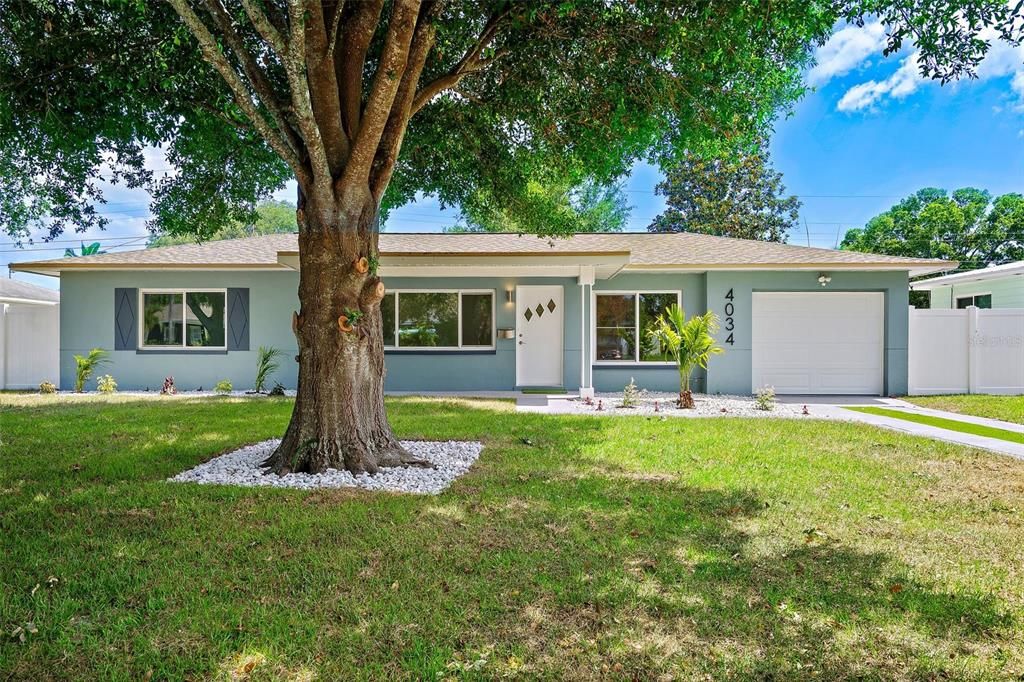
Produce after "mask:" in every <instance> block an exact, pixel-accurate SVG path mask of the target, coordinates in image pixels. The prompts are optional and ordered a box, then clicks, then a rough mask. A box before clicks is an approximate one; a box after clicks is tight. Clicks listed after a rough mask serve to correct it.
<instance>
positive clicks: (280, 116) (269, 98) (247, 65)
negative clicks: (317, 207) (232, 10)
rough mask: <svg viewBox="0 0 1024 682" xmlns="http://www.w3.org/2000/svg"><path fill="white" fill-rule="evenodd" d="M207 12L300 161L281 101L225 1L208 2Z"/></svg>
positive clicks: (297, 143) (296, 145)
mask: <svg viewBox="0 0 1024 682" xmlns="http://www.w3.org/2000/svg"><path fill="white" fill-rule="evenodd" d="M204 5H205V6H206V10H207V11H208V12H209V13H210V16H212V17H213V20H214V22H215V23H216V24H217V28H218V29H219V30H220V32H221V33H222V34H223V35H224V41H225V42H226V43H227V44H228V47H230V48H231V51H232V52H234V53H235V58H236V59H238V63H239V64H241V66H242V70H243V71H244V73H245V75H246V77H247V78H248V79H249V83H250V84H251V85H252V88H253V90H254V91H255V92H256V95H257V97H259V100H260V102H261V103H262V104H263V106H264V107H265V108H266V109H267V111H268V112H270V116H271V118H272V119H273V121H274V125H275V126H277V129H278V130H280V131H281V133H282V135H283V136H284V139H285V141H286V142H287V143H288V145H289V146H290V147H291V148H292V150H293V151H294V152H295V155H296V157H298V156H299V155H300V154H301V151H300V150H301V143H300V142H299V140H298V137H297V136H296V134H295V131H294V130H293V129H292V127H291V126H290V125H289V124H288V122H287V121H286V120H285V117H284V112H283V111H282V109H281V104H280V102H278V100H277V97H276V96H275V95H274V89H273V88H272V87H271V85H270V83H269V81H268V80H267V77H266V74H264V72H263V70H262V69H261V68H260V67H259V65H258V64H257V63H256V60H255V59H254V58H253V56H252V53H251V52H249V50H247V49H246V47H245V45H244V44H243V42H242V37H241V36H240V35H239V34H238V33H237V32H236V31H235V29H234V26H232V22H231V16H230V15H229V14H228V13H227V10H226V9H224V5H223V4H221V0H204Z"/></svg>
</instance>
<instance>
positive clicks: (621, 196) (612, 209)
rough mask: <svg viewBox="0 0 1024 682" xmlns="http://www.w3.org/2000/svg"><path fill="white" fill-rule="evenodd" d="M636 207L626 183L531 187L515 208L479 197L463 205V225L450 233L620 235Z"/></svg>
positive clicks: (534, 183)
mask: <svg viewBox="0 0 1024 682" xmlns="http://www.w3.org/2000/svg"><path fill="white" fill-rule="evenodd" d="M630 210H631V207H630V206H629V204H628V203H627V200H626V193H625V191H624V190H623V187H622V184H621V183H613V184H609V185H602V184H599V183H597V182H594V181H584V182H583V183H582V184H580V185H579V186H577V187H571V186H569V185H568V183H567V182H565V181H562V182H550V183H542V182H538V181H535V180H533V181H529V182H527V184H526V188H525V192H524V193H523V195H521V196H520V197H516V198H515V200H513V201H511V202H507V201H502V200H500V199H498V198H497V197H494V196H491V195H490V194H488V193H486V192H478V193H477V194H476V195H475V196H473V197H472V198H471V199H470V200H469V201H466V202H464V203H463V205H462V213H461V215H460V220H461V223H460V224H459V225H457V226H455V227H453V228H451V229H450V230H449V231H450V232H520V233H539V234H544V233H551V232H553V233H555V234H571V233H576V232H619V231H621V230H622V229H624V228H625V226H626V221H627V220H629V212H630Z"/></svg>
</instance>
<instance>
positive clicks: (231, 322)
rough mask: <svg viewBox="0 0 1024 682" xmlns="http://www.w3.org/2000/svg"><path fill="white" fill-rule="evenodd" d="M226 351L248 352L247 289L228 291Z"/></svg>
mask: <svg viewBox="0 0 1024 682" xmlns="http://www.w3.org/2000/svg"><path fill="white" fill-rule="evenodd" d="M228 350H249V290H248V289H242V288H234V289H228Z"/></svg>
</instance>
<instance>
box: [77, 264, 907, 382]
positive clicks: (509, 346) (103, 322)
mask: <svg viewBox="0 0 1024 682" xmlns="http://www.w3.org/2000/svg"><path fill="white" fill-rule="evenodd" d="M386 284H387V285H388V288H389V289H392V290H396V289H492V290H494V291H495V311H496V326H497V327H499V328H501V327H506V328H514V327H515V305H514V304H513V303H508V302H506V297H505V291H506V290H507V289H514V287H515V286H516V285H517V284H557V285H561V286H562V287H563V288H564V306H565V328H564V349H563V363H562V367H563V385H564V386H565V388H567V389H570V390H572V389H576V388H578V387H579V385H580V363H581V361H588V362H589V361H590V360H591V337H592V334H593V320H592V318H591V316H588V318H587V319H586V320H585V321H584V320H581V317H580V316H581V314H582V309H581V305H580V303H581V288H580V286H579V285H578V284H577V282H576V280H575V278H482V277H461V278H455V277H451V278H429V279H425V278H396V277H391V278H386ZM297 286H298V275H297V273H293V272H285V271H281V272H268V271H189V272H174V271H159V270H156V271H147V272H131V271H121V272H118V271H93V272H67V273H64V274H63V275H62V278H61V298H62V301H61V328H60V329H61V344H60V346H61V351H60V358H61V387H62V388H63V389H69V388H71V386H72V385H73V382H74V367H75V363H74V358H73V356H74V355H75V354H82V353H86V352H88V350H89V349H90V348H94V347H100V348H105V349H108V350H109V349H112V348H113V339H114V289H115V288H117V287H129V288H176V287H181V288H190V289H202V288H229V287H246V288H248V289H249V307H250V313H249V314H250V337H249V348H250V350H248V351H231V352H214V353H195V352H181V353H170V354H168V353H160V354H155V353H151V352H137V351H113V352H112V353H111V360H112V363H111V364H110V365H109V366H107V367H105V368H104V369H103V370H102V371H103V372H104V373H106V372H109V373H110V374H112V375H114V377H115V378H116V380H117V381H118V384H119V386H120V387H121V388H123V389H145V388H149V389H151V390H157V389H159V387H160V385H161V383H162V382H163V379H164V377H166V376H174V378H175V382H176V384H177V386H178V387H179V388H181V389H186V390H188V389H195V388H198V387H200V386H202V387H205V388H209V387H211V386H212V385H213V384H214V383H215V382H217V381H218V380H221V379H227V380H229V381H231V382H232V383H233V384H234V386H235V388H237V389H243V388H250V387H251V386H252V381H253V375H254V370H255V365H256V348H257V347H259V346H261V345H264V346H275V347H277V348H280V349H281V350H283V351H284V353H285V357H284V358H283V359H282V362H281V368H280V370H278V372H277V374H276V375H275V376H274V377H273V378H272V380H274V381H280V382H281V383H282V384H284V385H285V386H286V387H288V388H293V387H294V386H295V382H296V379H297V366H296V363H295V362H294V361H293V360H292V358H293V356H294V355H295V352H296V347H295V339H294V337H293V336H292V332H291V313H292V311H293V310H296V309H298V300H297V297H296V289H297ZM730 289H732V290H733V295H734V299H733V304H734V308H735V309H734V314H733V318H734V322H733V324H734V326H735V330H734V332H733V333H734V337H733V340H734V343H733V344H731V345H726V346H725V348H726V352H725V354H724V355H721V356H717V357H715V358H714V359H713V360H712V362H711V366H710V368H709V372H708V373H707V375H705V374H704V373H702V372H698V373H697V374H696V375H695V388H697V389H698V390H708V391H709V392H713V393H740V394H748V393H750V389H751V385H750V384H751V371H752V369H751V338H750V327H751V296H752V294H753V292H755V291H816V290H820V287H819V285H818V283H817V273H812V272H809V271H802V272H795V271H794V272H709V273H707V274H706V275H705V274H679V273H658V274H654V273H651V274H646V273H645V274H641V273H623V274H620V275H618V276H616V277H614V278H612V279H610V280H600V281H598V282H597V283H596V284H595V285H594V287H593V290H594V291H597V292H601V291H645V290H657V291H681V292H682V301H683V307H684V308H685V309H686V311H687V313H688V314H696V313H703V312H705V311H706V310H714V311H715V312H716V313H717V314H718V315H719V317H721V318H723V319H724V318H725V303H726V300H725V295H726V293H727V292H728V291H729V290H730ZM829 290H830V291H882V292H884V293H885V300H886V329H885V353H886V358H885V360H886V371H885V374H886V391H887V392H888V393H889V394H893V395H898V394H902V393H905V392H906V382H907V309H908V294H907V276H906V273H901V272H860V273H858V272H833V273H832V282H831V283H830V285H829ZM592 295H593V292H591V291H590V288H589V287H588V290H587V296H588V298H589V297H590V296H592ZM589 306H590V303H589V301H588V308H589ZM583 322H585V325H586V326H585V329H586V331H583V330H582V329H581V326H582V325H581V323H583ZM722 338H723V339H724V338H725V336H724V334H723V335H722ZM515 349H516V340H515V339H498V340H497V342H496V347H495V349H493V350H488V351H480V352H477V351H461V352H460V351H453V352H430V351H420V352H417V351H400V350H396V351H389V352H387V354H386V367H387V378H386V382H385V386H386V388H387V389H388V390H390V391H472V390H511V389H513V388H515ZM581 354H584V355H581ZM591 370H592V377H593V383H594V386H595V388H596V389H597V390H599V391H618V390H621V389H622V387H623V386H624V385H625V384H626V383H628V382H629V380H630V378H631V377H632V378H634V379H635V380H636V382H637V384H638V385H639V386H641V387H642V388H647V389H651V390H664V391H672V390H676V388H677V387H678V373H677V371H676V369H675V368H674V367H672V366H650V365H638V364H632V363H630V364H623V365H615V366H609V365H602V364H592V365H591ZM90 388H92V387H91V386H90Z"/></svg>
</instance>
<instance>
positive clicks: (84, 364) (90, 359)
mask: <svg viewBox="0 0 1024 682" xmlns="http://www.w3.org/2000/svg"><path fill="white" fill-rule="evenodd" d="M107 356H108V353H107V351H105V350H103V349H102V348H93V349H92V350H90V351H89V354H88V355H76V356H75V393H81V392H82V391H84V390H85V382H86V381H88V380H89V377H91V376H92V375H93V373H94V372H95V371H96V370H97V369H99V367H100V365H105V364H107V363H108V362H110V359H109V358H108V357H107Z"/></svg>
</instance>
